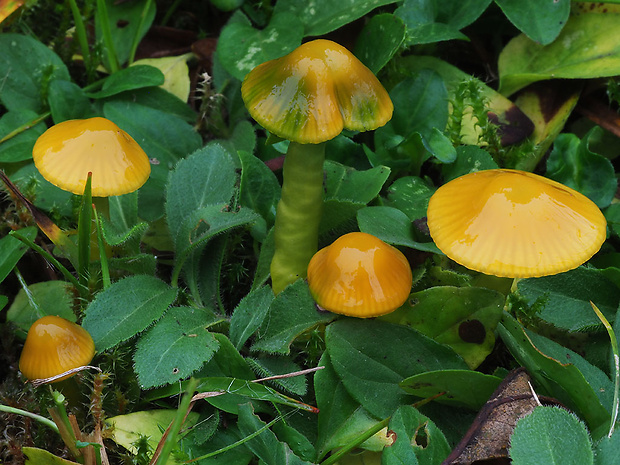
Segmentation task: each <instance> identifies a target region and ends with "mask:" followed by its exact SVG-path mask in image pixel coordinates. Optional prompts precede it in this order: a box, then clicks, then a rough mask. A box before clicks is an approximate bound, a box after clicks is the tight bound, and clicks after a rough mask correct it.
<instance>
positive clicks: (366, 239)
mask: <svg viewBox="0 0 620 465" xmlns="http://www.w3.org/2000/svg"><path fill="white" fill-rule="evenodd" d="M411 283H412V275H411V267H410V266H409V262H408V261H407V259H406V258H405V256H404V255H403V254H402V253H401V252H400V250H398V249H396V248H395V247H392V246H391V245H389V244H386V243H385V242H383V241H382V240H381V239H378V238H376V237H375V236H372V235H370V234H366V233H361V232H354V233H349V234H345V235H344V236H341V237H339V238H338V239H337V240H336V241H334V242H333V243H332V244H331V245H329V246H327V247H325V248H323V249H321V250H319V251H318V252H317V253H316V254H315V255H314V256H313V257H312V259H311V260H310V264H309V265H308V286H309V288H310V293H311V294H312V297H314V300H315V301H316V303H317V304H318V305H319V306H320V307H322V308H324V309H325V310H329V311H330V312H334V313H340V314H343V315H348V316H356V317H360V318H368V317H372V316H379V315H385V314H386V313H390V312H392V311H393V310H396V309H397V308H398V307H400V306H401V305H402V304H403V303H404V302H405V300H407V297H408V296H409V294H410V292H411Z"/></svg>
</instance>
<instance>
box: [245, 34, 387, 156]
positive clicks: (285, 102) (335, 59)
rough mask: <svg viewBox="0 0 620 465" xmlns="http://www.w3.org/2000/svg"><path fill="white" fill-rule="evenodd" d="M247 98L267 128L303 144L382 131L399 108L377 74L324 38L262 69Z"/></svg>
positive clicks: (253, 75)
mask: <svg viewBox="0 0 620 465" xmlns="http://www.w3.org/2000/svg"><path fill="white" fill-rule="evenodd" d="M241 94H242V96H243V101H244V102H245V105H246V107H247V109H248V111H249V112H250V115H252V117H253V118H254V119H255V120H256V121H258V122H259V123H260V124H261V125H262V126H263V127H264V128H265V129H267V130H268V131H270V132H272V133H273V134H276V135H277V136H279V137H282V138H284V139H287V140H291V141H294V142H298V143H301V144H318V143H320V142H325V141H327V140H330V139H333V138H334V137H336V136H337V135H338V134H340V132H341V131H342V129H343V128H346V129H350V130H354V131H369V130H372V129H376V128H378V127H380V126H383V125H384V124H385V123H387V122H388V121H389V120H390V118H391V117H392V111H393V109H394V107H393V105H392V101H391V100H390V97H389V95H388V93H387V92H386V90H385V89H384V88H383V86H382V85H381V83H380V82H379V80H378V79H377V78H376V77H375V75H374V74H372V72H371V71H370V70H369V69H368V68H366V66H364V65H363V64H362V63H361V62H360V61H359V60H358V59H357V58H356V57H355V56H354V55H353V54H352V53H351V52H349V51H348V50H347V49H346V48H344V47H342V46H341V45H339V44H337V43H335V42H332V41H329V40H324V39H318V40H313V41H312V42H307V43H305V44H302V45H300V46H299V47H298V48H297V49H295V50H294V51H292V52H291V53H289V54H288V55H286V56H283V57H281V58H277V59H275V60H270V61H267V62H265V63H263V64H261V65H258V66H257V67H256V68H254V69H253V70H252V71H250V72H249V73H248V74H247V76H246V77H245V79H244V81H243V84H242V86H241Z"/></svg>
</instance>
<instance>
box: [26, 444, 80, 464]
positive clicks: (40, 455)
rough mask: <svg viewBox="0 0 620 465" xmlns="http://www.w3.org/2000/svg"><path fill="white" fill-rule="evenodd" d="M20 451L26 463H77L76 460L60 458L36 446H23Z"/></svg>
mask: <svg viewBox="0 0 620 465" xmlns="http://www.w3.org/2000/svg"><path fill="white" fill-rule="evenodd" d="M22 452H23V453H24V454H25V455H26V457H27V459H26V465H78V464H77V463H76V462H71V461H70V460H65V459H61V458H60V457H57V456H55V455H54V454H52V453H51V452H48V451H46V450H43V449H38V448H36V447H23V448H22Z"/></svg>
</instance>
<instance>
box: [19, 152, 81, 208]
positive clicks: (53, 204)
mask: <svg viewBox="0 0 620 465" xmlns="http://www.w3.org/2000/svg"><path fill="white" fill-rule="evenodd" d="M10 179H11V181H13V182H14V183H15V185H16V186H17V187H18V188H19V190H20V191H21V192H29V193H30V192H32V193H33V194H34V200H33V203H34V205H35V207H37V208H40V209H41V210H44V211H56V212H58V213H59V214H61V215H65V216H71V215H72V214H73V209H72V208H73V207H72V205H71V199H72V198H73V194H72V193H71V192H67V191H63V190H62V189H59V188H58V187H56V186H54V185H53V184H52V183H50V182H49V181H47V180H46V179H45V178H44V177H43V176H41V173H39V170H37V168H36V167H35V166H34V163H28V164H27V165H24V166H23V167H22V168H20V169H18V170H17V171H16V172H15V173H14V174H12V175H11V176H10Z"/></svg>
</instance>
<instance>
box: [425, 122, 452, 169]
mask: <svg viewBox="0 0 620 465" xmlns="http://www.w3.org/2000/svg"><path fill="white" fill-rule="evenodd" d="M422 142H423V143H424V147H425V148H426V150H428V151H429V152H430V153H431V155H433V156H434V157H435V158H436V159H437V160H439V161H440V162H441V163H453V162H454V160H456V149H455V148H454V146H453V145H452V141H450V139H448V137H447V136H446V135H445V134H444V133H443V132H441V131H440V130H439V129H437V128H433V129H432V131H431V134H430V136H429V138H428V140H426V139H423V140H422Z"/></svg>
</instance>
